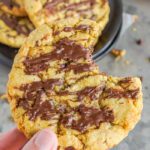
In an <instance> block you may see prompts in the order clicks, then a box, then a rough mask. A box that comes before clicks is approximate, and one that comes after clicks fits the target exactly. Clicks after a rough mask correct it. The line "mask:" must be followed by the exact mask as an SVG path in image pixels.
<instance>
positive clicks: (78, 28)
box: [53, 24, 91, 36]
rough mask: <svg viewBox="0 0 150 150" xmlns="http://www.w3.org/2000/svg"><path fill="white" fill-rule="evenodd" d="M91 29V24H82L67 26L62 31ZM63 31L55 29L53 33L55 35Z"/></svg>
mask: <svg viewBox="0 0 150 150" xmlns="http://www.w3.org/2000/svg"><path fill="white" fill-rule="evenodd" d="M90 29H91V27H90V26H88V25H84V24H82V25H79V26H77V27H65V28H64V29H63V30H62V31H64V32H71V31H77V30H78V31H89V30H90ZM62 31H55V32H54V33H53V35H54V36H56V35H58V34H60V33H61V32H62Z"/></svg>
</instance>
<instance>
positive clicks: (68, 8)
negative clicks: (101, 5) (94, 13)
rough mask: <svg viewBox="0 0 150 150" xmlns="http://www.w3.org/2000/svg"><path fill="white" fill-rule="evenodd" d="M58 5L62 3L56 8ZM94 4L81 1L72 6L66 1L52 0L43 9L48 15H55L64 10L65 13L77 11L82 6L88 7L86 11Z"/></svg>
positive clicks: (89, 1) (92, 1)
mask: <svg viewBox="0 0 150 150" xmlns="http://www.w3.org/2000/svg"><path fill="white" fill-rule="evenodd" d="M60 3H63V6H62V7H60V8H57V5H59V4H60ZM95 3H96V1H95V0H83V1H80V2H75V3H72V4H68V0H52V1H51V2H47V3H46V4H45V5H44V8H45V9H47V10H48V12H49V13H53V14H54V13H55V12H57V11H61V10H66V11H77V10H78V8H80V7H81V6H83V5H89V7H88V10H90V9H91V7H93V5H94V4H95ZM67 4H68V5H67Z"/></svg>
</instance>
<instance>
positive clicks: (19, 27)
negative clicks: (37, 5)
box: [0, 13, 32, 36]
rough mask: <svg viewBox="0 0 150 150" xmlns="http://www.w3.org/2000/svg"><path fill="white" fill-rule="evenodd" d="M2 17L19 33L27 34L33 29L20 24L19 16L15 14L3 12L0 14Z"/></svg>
mask: <svg viewBox="0 0 150 150" xmlns="http://www.w3.org/2000/svg"><path fill="white" fill-rule="evenodd" d="M0 19H1V20H3V21H4V23H5V24H6V25H7V26H8V27H10V28H11V29H13V30H15V31H17V32H18V33H19V34H24V35H26V36H27V35H29V33H30V32H31V31H32V30H31V29H29V28H28V27H27V26H25V25H20V24H18V22H19V20H18V18H16V17H14V16H8V15H6V14H4V13H3V14H1V15H0Z"/></svg>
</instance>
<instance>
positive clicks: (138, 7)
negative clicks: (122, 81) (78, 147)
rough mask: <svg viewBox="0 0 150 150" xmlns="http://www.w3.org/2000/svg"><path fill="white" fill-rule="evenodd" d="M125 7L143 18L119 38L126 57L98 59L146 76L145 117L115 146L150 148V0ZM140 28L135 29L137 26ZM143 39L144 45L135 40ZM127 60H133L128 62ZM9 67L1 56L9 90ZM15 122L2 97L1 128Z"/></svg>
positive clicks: (111, 68) (106, 67)
mask: <svg viewBox="0 0 150 150" xmlns="http://www.w3.org/2000/svg"><path fill="white" fill-rule="evenodd" d="M123 2H124V11H125V12H128V13H131V14H136V15H138V16H139V20H138V22H137V23H135V24H134V25H133V26H132V27H131V28H129V29H128V31H126V33H125V34H124V35H123V36H122V37H121V38H120V39H119V41H118V43H117V45H116V47H117V48H119V49H126V50H127V55H126V56H125V58H124V59H122V60H120V61H119V62H116V61H115V60H114V58H113V57H112V56H111V54H108V55H107V56H106V57H105V58H103V59H102V60H101V61H99V62H98V64H99V65H100V68H101V70H102V71H105V72H107V73H109V74H111V75H115V76H131V75H132V76H142V77H143V92H144V109H143V114H142V119H141V121H140V122H139V124H138V125H137V126H136V128H135V129H134V130H133V131H132V132H131V133H130V134H129V136H128V137H127V138H126V139H125V140H124V141H123V142H122V143H121V144H120V145H118V146H117V147H115V148H114V149H113V150H150V99H149V98H150V79H149V77H150V62H149V61H148V58H150V0H123ZM135 29H136V31H133V30H135ZM136 39H142V41H143V42H142V45H137V44H136V42H135V40H136ZM125 60H128V61H130V64H129V65H127V64H126V63H125ZM8 72H9V68H8V67H6V66H5V65H4V64H3V63H2V62H1V60H0V93H4V92H5V87H6V82H7V78H8ZM14 126H15V125H14V123H13V122H12V121H11V118H10V111H9V106H8V104H7V103H6V102H4V101H0V132H4V131H7V130H9V129H11V128H13V127H14Z"/></svg>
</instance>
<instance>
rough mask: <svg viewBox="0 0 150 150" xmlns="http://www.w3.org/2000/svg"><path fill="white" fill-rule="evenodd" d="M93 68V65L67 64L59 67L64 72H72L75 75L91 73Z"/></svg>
mask: <svg viewBox="0 0 150 150" xmlns="http://www.w3.org/2000/svg"><path fill="white" fill-rule="evenodd" d="M93 68H94V64H90V63H89V64H69V65H63V66H62V67H61V69H62V70H64V71H70V70H73V71H74V73H75V74H77V73H82V72H87V71H91V70H92V69H93Z"/></svg>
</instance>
